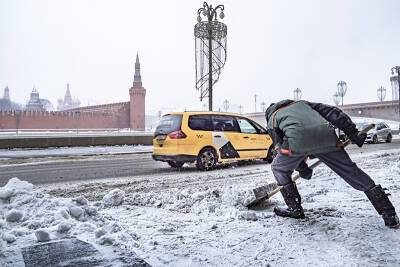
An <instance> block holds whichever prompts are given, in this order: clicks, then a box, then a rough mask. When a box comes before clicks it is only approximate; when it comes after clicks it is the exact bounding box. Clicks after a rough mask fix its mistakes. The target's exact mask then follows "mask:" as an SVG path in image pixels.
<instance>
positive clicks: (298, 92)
mask: <svg viewBox="0 0 400 267" xmlns="http://www.w3.org/2000/svg"><path fill="white" fill-rule="evenodd" d="M293 97H294V101H299V100H300V99H301V90H300V88H296V89H294V90H293Z"/></svg>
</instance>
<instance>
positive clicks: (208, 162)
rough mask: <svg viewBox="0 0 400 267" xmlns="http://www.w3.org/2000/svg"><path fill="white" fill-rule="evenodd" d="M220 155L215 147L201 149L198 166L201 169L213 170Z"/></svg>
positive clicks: (197, 161)
mask: <svg viewBox="0 0 400 267" xmlns="http://www.w3.org/2000/svg"><path fill="white" fill-rule="evenodd" d="M217 161H218V156H217V153H216V152H215V150H214V149H212V148H210V147H207V148H204V149H202V150H201V151H200V153H199V155H198V156H197V160H196V167H197V169H198V170H200V171H209V170H212V169H213V168H214V167H215V165H216V164H217Z"/></svg>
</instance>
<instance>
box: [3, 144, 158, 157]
mask: <svg viewBox="0 0 400 267" xmlns="http://www.w3.org/2000/svg"><path fill="white" fill-rule="evenodd" d="M152 151H153V147H152V146H141V145H124V146H89V147H60V148H56V147H54V148H44V149H0V159H7V158H33V157H61V156H81V155H104V154H106V155H107V154H110V155H111V154H131V153H146V152H152Z"/></svg>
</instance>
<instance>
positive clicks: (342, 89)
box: [337, 81, 347, 106]
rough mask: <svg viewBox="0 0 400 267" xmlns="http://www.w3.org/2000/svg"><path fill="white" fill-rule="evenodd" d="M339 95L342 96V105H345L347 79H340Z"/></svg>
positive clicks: (338, 85) (338, 84)
mask: <svg viewBox="0 0 400 267" xmlns="http://www.w3.org/2000/svg"><path fill="white" fill-rule="evenodd" d="M337 90H338V95H339V96H340V97H341V98H342V106H343V97H344V96H345V95H346V92H347V83H346V82H345V81H339V82H338V83H337Z"/></svg>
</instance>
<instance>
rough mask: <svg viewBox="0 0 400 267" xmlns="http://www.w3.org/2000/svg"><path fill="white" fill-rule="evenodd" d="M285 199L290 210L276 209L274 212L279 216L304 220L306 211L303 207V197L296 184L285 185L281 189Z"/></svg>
mask: <svg viewBox="0 0 400 267" xmlns="http://www.w3.org/2000/svg"><path fill="white" fill-rule="evenodd" d="M281 193H282V196H283V199H284V200H285V203H286V205H287V206H288V208H278V207H276V208H275V209H274V212H275V214H276V215H278V216H282V217H290V218H295V219H302V218H304V211H303V208H302V207H301V197H300V194H299V191H297V187H296V184H295V183H293V182H292V183H290V184H287V185H284V186H283V188H282V189H281Z"/></svg>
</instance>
